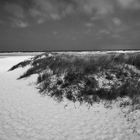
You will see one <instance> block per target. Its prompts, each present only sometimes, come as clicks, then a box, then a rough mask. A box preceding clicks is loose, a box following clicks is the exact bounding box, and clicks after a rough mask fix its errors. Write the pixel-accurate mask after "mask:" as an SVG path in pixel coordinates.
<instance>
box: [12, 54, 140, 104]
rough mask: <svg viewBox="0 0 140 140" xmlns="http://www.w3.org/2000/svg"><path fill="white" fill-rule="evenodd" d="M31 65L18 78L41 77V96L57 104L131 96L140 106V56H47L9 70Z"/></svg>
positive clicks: (133, 102)
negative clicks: (50, 98) (67, 101)
mask: <svg viewBox="0 0 140 140" xmlns="http://www.w3.org/2000/svg"><path fill="white" fill-rule="evenodd" d="M26 65H30V68H29V69H28V70H27V71H26V72H25V73H24V74H23V75H21V76H20V77H19V79H21V78H25V77H29V76H30V75H33V74H38V79H37V85H38V86H37V88H38V89H39V92H40V94H43V95H48V96H50V97H52V98H54V99H55V100H56V101H58V102H61V101H63V99H67V100H70V101H72V102H80V103H81V104H82V103H87V104H90V105H92V104H93V103H94V102H99V101H112V100H116V99H117V98H118V97H121V98H123V97H126V96H127V97H129V98H130V99H131V100H132V104H133V105H136V104H137V105H138V104H139V103H140V100H138V99H139V98H140V80H139V79H140V71H139V69H140V54H139V53H132V54H129V53H128V54H126V53H124V54H123V53H111V54H110V53H107V54H99V55H94V54H90V55H88V54H86V55H85V54H83V55H81V54H80V55H79V54H78V53H77V54H76V53H75V54H69V53H44V54H42V55H39V56H36V57H34V58H32V59H30V60H28V61H25V62H21V63H19V64H17V65H15V66H13V67H12V68H11V69H10V70H14V69H16V68H18V67H24V66H26Z"/></svg>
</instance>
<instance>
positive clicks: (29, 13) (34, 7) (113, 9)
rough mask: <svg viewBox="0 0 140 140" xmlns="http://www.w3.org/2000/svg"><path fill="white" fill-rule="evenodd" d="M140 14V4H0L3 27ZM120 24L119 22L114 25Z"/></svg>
mask: <svg viewBox="0 0 140 140" xmlns="http://www.w3.org/2000/svg"><path fill="white" fill-rule="evenodd" d="M121 10H124V11H127V10H134V11H137V10H140V1H139V0H0V21H1V22H0V23H5V22H6V23H10V24H11V25H12V26H18V27H27V26H28V25H29V24H30V23H31V21H33V22H36V23H43V22H45V21H47V20H50V19H51V20H60V19H62V18H65V17H67V16H68V15H75V14H77V15H78V14H79V15H80V14H84V15H87V16H92V17H95V18H103V17H106V16H110V15H111V16H112V15H114V14H116V13H117V12H118V11H121ZM115 23H117V21H116V22H115Z"/></svg>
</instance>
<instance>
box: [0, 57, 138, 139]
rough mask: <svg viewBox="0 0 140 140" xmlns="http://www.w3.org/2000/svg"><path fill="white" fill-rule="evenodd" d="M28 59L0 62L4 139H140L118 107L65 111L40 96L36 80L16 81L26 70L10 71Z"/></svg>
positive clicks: (0, 124) (0, 116) (0, 127)
mask: <svg viewBox="0 0 140 140" xmlns="http://www.w3.org/2000/svg"><path fill="white" fill-rule="evenodd" d="M25 58H27V57H23V56H22V57H8V58H1V59H0V140H140V136H139V135H138V134H137V133H134V132H133V131H132V129H129V127H130V124H129V123H128V122H127V121H126V118H124V116H123V114H122V113H121V111H120V109H119V108H117V107H113V109H105V108H104V107H103V105H101V104H99V105H98V104H96V105H94V106H93V107H91V108H90V109H88V108H87V107H86V106H81V107H77V108H76V109H75V108H74V106H73V105H69V106H68V107H67V108H64V104H63V103H56V102H55V101H53V100H52V99H50V98H49V97H41V96H40V95H39V94H38V91H37V89H35V87H34V86H33V85H32V84H31V82H32V81H35V77H32V78H29V79H24V80H16V78H17V77H18V76H20V74H22V72H23V70H21V69H19V70H15V71H13V72H7V70H8V69H9V68H10V67H11V66H12V65H14V64H16V63H18V62H20V61H21V60H23V59H25Z"/></svg>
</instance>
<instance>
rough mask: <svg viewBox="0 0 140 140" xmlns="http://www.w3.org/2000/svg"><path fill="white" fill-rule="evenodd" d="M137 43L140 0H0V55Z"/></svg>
mask: <svg viewBox="0 0 140 140" xmlns="http://www.w3.org/2000/svg"><path fill="white" fill-rule="evenodd" d="M139 45H140V0H0V51H43V50H74V49H75V50H100V49H139V48H140V47H139Z"/></svg>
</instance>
